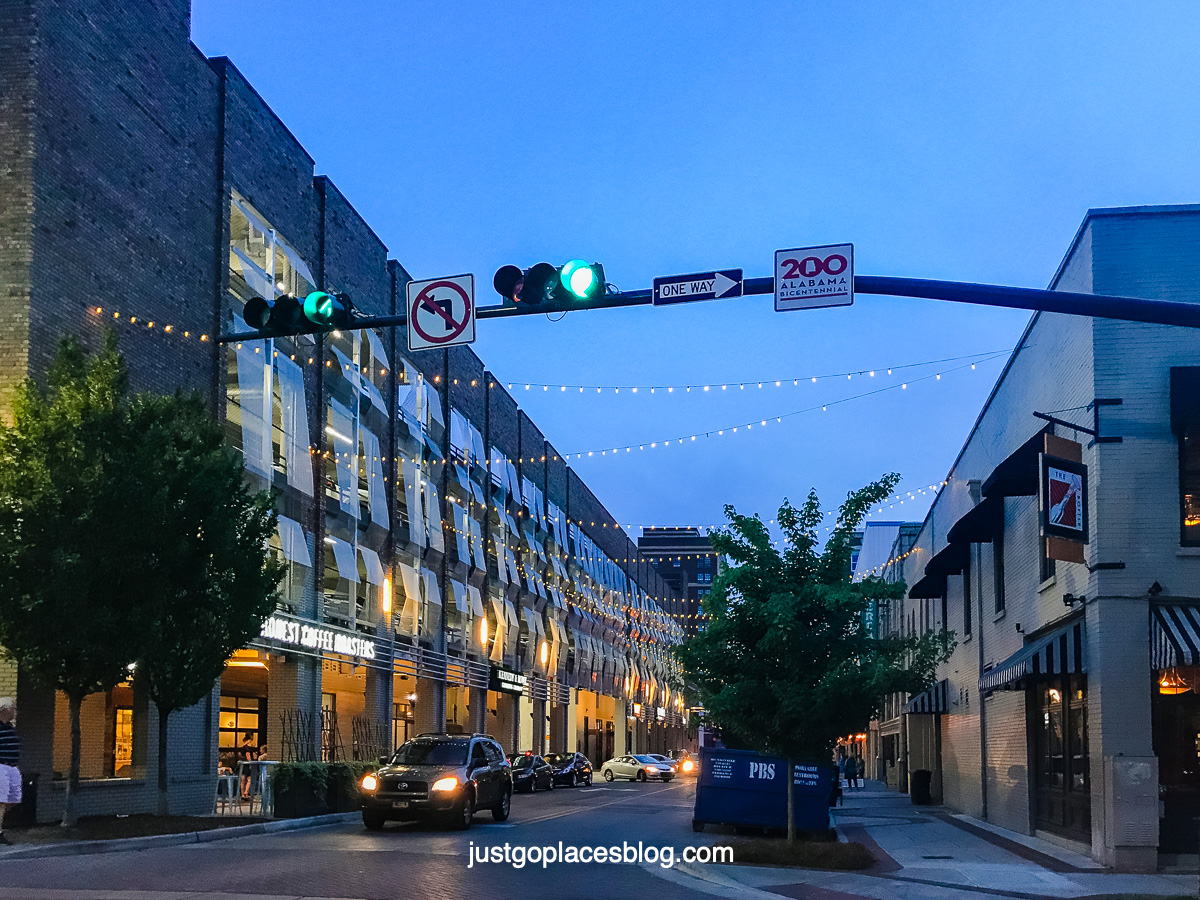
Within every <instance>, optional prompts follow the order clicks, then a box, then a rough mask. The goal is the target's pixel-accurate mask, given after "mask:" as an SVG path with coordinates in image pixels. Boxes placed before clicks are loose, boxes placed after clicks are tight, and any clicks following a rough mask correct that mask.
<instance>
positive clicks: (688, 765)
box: [683, 759, 696, 772]
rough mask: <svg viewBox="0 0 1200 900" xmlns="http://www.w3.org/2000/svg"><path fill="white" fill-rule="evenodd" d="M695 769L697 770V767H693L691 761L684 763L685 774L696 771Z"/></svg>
mask: <svg viewBox="0 0 1200 900" xmlns="http://www.w3.org/2000/svg"><path fill="white" fill-rule="evenodd" d="M694 768H696V767H695V766H694V765H692V761H691V760H690V759H687V760H684V762H683V771H685V772H690V771H692V769H694Z"/></svg>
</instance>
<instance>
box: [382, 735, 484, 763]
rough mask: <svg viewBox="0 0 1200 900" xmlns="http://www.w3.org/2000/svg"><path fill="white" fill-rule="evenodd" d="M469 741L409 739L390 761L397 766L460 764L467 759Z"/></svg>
mask: <svg viewBox="0 0 1200 900" xmlns="http://www.w3.org/2000/svg"><path fill="white" fill-rule="evenodd" d="M469 745H470V742H469V741H409V742H408V743H407V744H404V745H403V746H402V747H401V748H400V749H399V750H397V751H396V755H395V756H393V757H392V763H393V764H394V765H397V766H461V765H463V764H465V763H466V761H467V747H468V746H469Z"/></svg>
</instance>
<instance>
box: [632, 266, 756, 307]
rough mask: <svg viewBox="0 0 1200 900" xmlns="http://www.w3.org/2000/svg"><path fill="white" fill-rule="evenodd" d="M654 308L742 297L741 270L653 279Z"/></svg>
mask: <svg viewBox="0 0 1200 900" xmlns="http://www.w3.org/2000/svg"><path fill="white" fill-rule="evenodd" d="M651 296H652V297H653V298H654V305H655V306H663V305H665V304H668V303H688V302H690V301H693V300H721V299H724V298H725V297H740V296H742V270H741V269H725V270H723V271H721V272H701V273H698V274H694V275H669V276H667V277H666V278H655V279H654V289H653V290H652V291H651Z"/></svg>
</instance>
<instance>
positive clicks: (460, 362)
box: [449, 347, 488, 434]
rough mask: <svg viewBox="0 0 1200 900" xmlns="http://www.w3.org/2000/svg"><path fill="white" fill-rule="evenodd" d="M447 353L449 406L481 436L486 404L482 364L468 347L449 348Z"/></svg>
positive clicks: (486, 392) (486, 393) (486, 390)
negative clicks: (467, 420)
mask: <svg viewBox="0 0 1200 900" xmlns="http://www.w3.org/2000/svg"><path fill="white" fill-rule="evenodd" d="M449 352H450V404H451V406H453V407H455V408H456V409H458V411H459V412H461V413H462V414H463V415H464V416H466V417H467V418H468V419H470V420H471V424H472V425H474V426H475V427H476V428H478V429H479V433H480V434H483V427H484V424H485V421H484V420H485V418H486V417H487V402H488V387H487V382H486V381H485V380H484V368H483V362H482V361H481V360H480V359H479V357H478V356H476V355H475V353H474V352H473V351H472V350H471V348H470V347H451V348H450V351H449ZM472 382H474V383H472Z"/></svg>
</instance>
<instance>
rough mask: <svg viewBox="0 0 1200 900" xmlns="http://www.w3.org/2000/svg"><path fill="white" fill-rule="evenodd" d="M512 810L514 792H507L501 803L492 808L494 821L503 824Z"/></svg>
mask: <svg viewBox="0 0 1200 900" xmlns="http://www.w3.org/2000/svg"><path fill="white" fill-rule="evenodd" d="M511 808H512V791H505V792H504V796H503V797H501V798H500V802H499V803H498V804H497V805H495V806H493V807H492V821H493V822H503V821H505V820H506V819H508V813H509V810H510V809H511Z"/></svg>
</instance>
